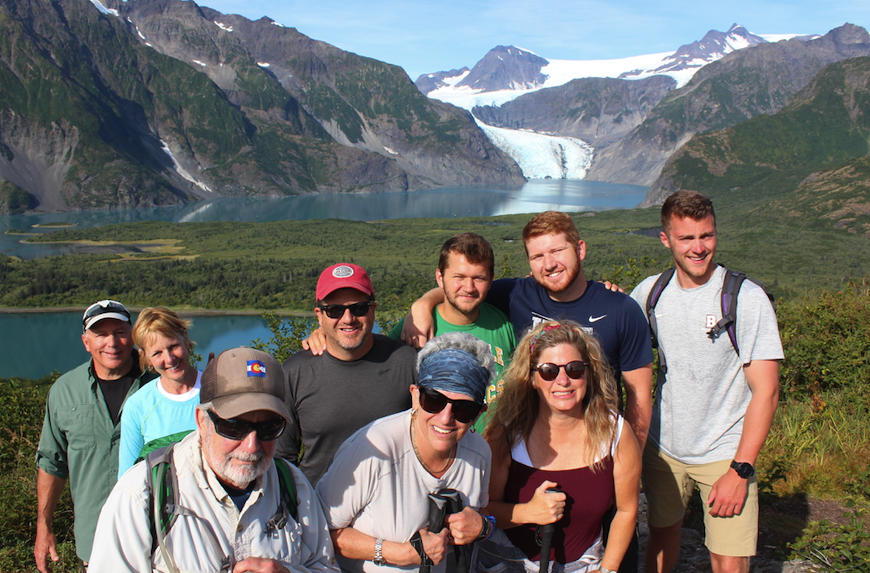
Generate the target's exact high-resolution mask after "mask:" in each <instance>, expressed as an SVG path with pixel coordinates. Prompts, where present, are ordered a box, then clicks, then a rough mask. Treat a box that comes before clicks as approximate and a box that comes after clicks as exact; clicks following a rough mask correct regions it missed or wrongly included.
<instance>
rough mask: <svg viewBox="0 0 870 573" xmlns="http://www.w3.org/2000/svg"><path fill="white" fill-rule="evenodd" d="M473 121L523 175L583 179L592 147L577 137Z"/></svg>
mask: <svg viewBox="0 0 870 573" xmlns="http://www.w3.org/2000/svg"><path fill="white" fill-rule="evenodd" d="M475 121H477V125H478V126H479V127H480V128H481V129H482V130H483V132H484V133H485V134H486V136H487V137H488V138H489V140H490V141H492V143H493V144H494V145H495V146H496V147H498V148H499V149H501V150H502V151H504V152H505V153H507V154H508V155H510V156H511V157H512V158H513V160H514V161H516V162H517V165H519V166H520V169H522V171H523V175H525V176H526V178H527V179H583V178H584V177H586V172H587V171H588V170H589V167H590V166H591V165H592V154H593V152H594V149H593V147H592V146H591V145H589V144H588V143H586V142H585V141H583V140H581V139H577V138H575V137H557V136H554V135H547V134H543V133H536V132H534V131H526V130H517V129H504V128H501V127H492V126H491V125H487V124H485V123H483V122H481V121H479V120H475Z"/></svg>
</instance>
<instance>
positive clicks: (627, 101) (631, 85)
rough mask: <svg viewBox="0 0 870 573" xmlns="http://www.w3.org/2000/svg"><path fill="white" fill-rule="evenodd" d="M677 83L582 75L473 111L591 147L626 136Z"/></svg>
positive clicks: (498, 123)
mask: <svg viewBox="0 0 870 573" xmlns="http://www.w3.org/2000/svg"><path fill="white" fill-rule="evenodd" d="M674 87H676V81H675V80H674V79H673V78H671V77H668V76H663V75H662V76H653V77H650V78H646V79H643V80H631V81H629V80H619V79H613V78H583V79H578V80H573V81H571V82H569V83H567V84H565V85H562V86H558V87H555V88H549V89H544V90H540V91H536V92H532V93H530V94H526V95H523V96H520V97H518V98H517V99H515V100H512V101H509V102H507V103H505V104H503V105H501V106H478V107H475V108H474V109H473V110H472V113H473V114H474V116H475V117H477V118H478V119H479V120H480V121H482V122H484V123H486V124H488V125H492V126H495V127H504V128H508V129H526V130H532V131H536V132H542V133H553V134H558V135H561V136H566V137H577V138H580V139H582V140H583V141H585V142H587V143H589V144H590V145H592V146H593V147H599V146H604V145H607V144H608V143H611V142H613V141H615V140H617V139H619V138H621V137H624V136H625V135H627V134H628V133H629V132H630V131H631V130H632V129H634V128H635V127H637V126H638V125H640V124H641V122H643V120H644V119H645V118H646V116H647V114H649V112H650V110H652V109H653V108H654V107H655V106H656V104H658V103H659V102H660V101H661V100H662V99H663V98H664V97H665V96H666V95H667V94H668V93H669V92H670V91H672V90H673V89H674Z"/></svg>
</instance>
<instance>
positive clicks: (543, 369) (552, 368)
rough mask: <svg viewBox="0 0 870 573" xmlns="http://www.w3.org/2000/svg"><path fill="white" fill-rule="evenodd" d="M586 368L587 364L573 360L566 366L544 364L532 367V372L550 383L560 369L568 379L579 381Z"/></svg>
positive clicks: (550, 363) (557, 375)
mask: <svg viewBox="0 0 870 573" xmlns="http://www.w3.org/2000/svg"><path fill="white" fill-rule="evenodd" d="M586 366H587V364H586V363H585V362H583V361H581V360H573V361H571V362H569V363H568V364H553V363H552V362H545V363H543V364H538V365H537V366H536V367H533V368H532V370H533V371H536V372H537V373H538V375H540V377H541V378H543V379H544V380H546V381H547V382H551V381H553V380H555V379H556V378H558V377H559V370H560V369H561V368H564V369H565V374H567V375H568V378H571V379H572V380H579V379H580V378H583V374H585V373H586Z"/></svg>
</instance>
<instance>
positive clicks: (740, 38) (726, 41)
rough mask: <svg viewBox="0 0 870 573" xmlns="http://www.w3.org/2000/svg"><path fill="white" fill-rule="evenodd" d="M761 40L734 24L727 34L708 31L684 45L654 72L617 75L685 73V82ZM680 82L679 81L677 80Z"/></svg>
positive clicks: (631, 76) (643, 71)
mask: <svg viewBox="0 0 870 573" xmlns="http://www.w3.org/2000/svg"><path fill="white" fill-rule="evenodd" d="M766 41H767V40H765V39H764V38H763V37H761V36H757V35H755V34H753V33H751V32H749V31H748V30H747V29H746V28H744V27H743V26H741V25H739V24H733V25H732V26H731V27H730V28H729V29H728V31H727V32H724V33H723V32H719V31H718V30H710V31H709V32H707V33H706V34H705V35H704V37H703V38H702V39H701V40H700V41H697V42H692V43H691V44H685V45H683V46H680V48H679V49H678V50H677V51H676V52H674V53H673V55H671V56H669V57H667V58H665V60H664V63H663V64H662V65H661V66H659V67H657V68H654V69H648V68H647V69H643V68H640V69H637V70H632V71H630V72H625V73H624V74H622V75H620V76H619V77H620V78H623V79H641V78H646V77H649V76H651V75H656V74H669V73H674V72H677V73H678V72H686V71H688V72H689V73H688V74H687V75H688V77H687V78H686V81H688V80H689V79H690V78H691V77H692V75H693V74H694V73H695V72H697V71H698V70H700V69H701V68H703V67H704V66H706V65H707V64H709V63H710V62H715V61H716V60H721V59H722V58H724V57H725V56H726V55H728V54H730V53H731V52H733V51H735V50H740V49H743V48H748V47H749V46H754V45H755V44H761V43H764V42H766ZM677 82H679V80H677Z"/></svg>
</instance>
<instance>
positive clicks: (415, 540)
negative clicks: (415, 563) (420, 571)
mask: <svg viewBox="0 0 870 573" xmlns="http://www.w3.org/2000/svg"><path fill="white" fill-rule="evenodd" d="M410 543H411V547H413V548H414V550H415V551H416V552H417V554H418V555H419V556H420V565H424V566H427V567H431V566H432V565H433V563H432V559H431V558H430V557H429V556H428V555H426V549H425V548H424V547H423V540H422V539H421V538H420V532H419V531H417V532H416V533H414V535H413V536H412V537H411V541H410Z"/></svg>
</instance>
